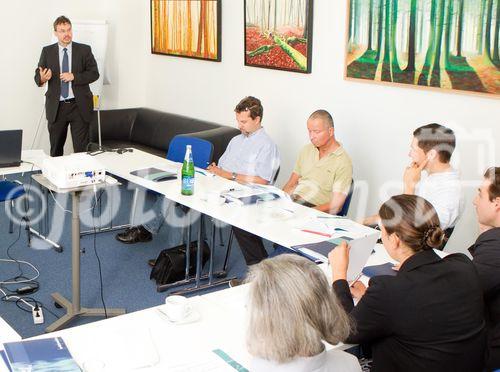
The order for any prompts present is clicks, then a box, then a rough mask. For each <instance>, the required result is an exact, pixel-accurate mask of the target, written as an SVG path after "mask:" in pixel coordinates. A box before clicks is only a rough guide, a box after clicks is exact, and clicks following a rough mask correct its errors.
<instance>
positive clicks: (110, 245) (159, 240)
mask: <svg viewBox="0 0 500 372" xmlns="http://www.w3.org/2000/svg"><path fill="white" fill-rule="evenodd" d="M9 179H18V180H20V181H22V182H25V183H29V175H27V174H26V175H24V176H23V177H20V176H16V177H9ZM130 189H131V187H129V188H128V189H127V188H126V187H124V186H122V187H121V188H117V189H116V192H117V193H118V195H119V197H120V199H121V202H120V203H119V210H118V213H117V215H116V217H115V218H114V221H113V222H114V224H115V225H118V224H124V223H127V222H128V218H129V212H130V206H131V195H132V193H131V191H130ZM115 195H117V194H115ZM93 197H94V195H93V193H90V196H87V205H90V200H92V198H93ZM89 198H90V200H89ZM102 199H103V200H102V201H103V206H102V208H103V209H104V208H105V205H106V198H105V197H103V198H102ZM58 200H60V204H61V206H62V207H64V208H66V209H71V204H70V200H69V199H68V200H66V201H65V200H64V199H58ZM83 204H85V200H84V203H83ZM49 206H50V209H51V210H52V212H53V213H52V216H51V221H50V226H51V227H52V228H56V227H57V228H63V230H62V231H63V234H62V236H61V238H60V239H59V243H60V244H61V245H62V246H63V247H64V251H63V252H62V253H57V252H55V251H54V250H53V249H49V248H48V247H47V245H46V244H45V243H43V244H42V243H40V241H39V240H38V241H37V239H36V238H34V243H35V244H34V248H29V247H28V245H27V235H26V232H25V231H24V229H23V228H21V229H20V227H19V225H16V226H15V228H14V233H13V234H9V233H8V218H7V215H6V210H5V208H4V205H3V204H0V258H7V252H6V250H7V248H8V247H9V246H10V245H11V244H13V245H12V247H11V248H10V249H9V252H10V256H12V257H14V258H16V259H19V260H26V261H29V262H31V263H32V264H33V265H35V266H36V267H37V268H38V270H39V271H40V277H39V278H38V282H39V283H40V288H39V290H38V292H36V293H35V294H33V295H30V296H29V297H33V298H35V299H36V300H37V301H39V302H41V303H42V304H43V306H44V307H45V308H46V310H45V311H44V317H45V323H44V324H41V325H34V324H33V319H32V315H31V312H30V313H28V312H24V311H22V310H20V309H19V308H18V307H17V306H16V304H15V303H12V302H5V301H1V302H0V316H1V317H2V318H3V319H4V320H6V321H7V322H8V323H9V324H10V325H11V326H12V327H13V328H14V329H15V330H16V331H17V332H18V333H19V334H20V335H21V336H22V337H31V336H35V335H39V334H43V333H44V331H45V328H46V327H47V326H48V325H49V324H50V323H52V322H53V321H55V320H56V316H57V317H60V316H62V315H63V314H64V310H63V309H57V308H55V306H54V303H53V301H52V298H51V297H50V294H51V293H53V292H59V293H61V294H62V295H63V296H65V297H66V298H68V299H71V214H70V213H63V212H62V210H61V208H60V207H59V206H56V205H55V203H54V200H53V199H52V197H49ZM146 207H147V205H146ZM82 209H83V212H82V214H81V217H82V218H83V219H85V218H87V219H88V218H90V216H91V214H90V213H91V212H90V211H89V210H86V211H85V210H84V207H83V206H82ZM91 228H92V226H91ZM84 229H88V227H85V226H82V230H84ZM206 230H207V235H208V238H209V240H208V241H209V242H211V239H210V233H211V228H210V227H208V228H207V229H206ZM115 234H116V232H107V233H101V234H97V235H96V251H97V254H98V255H99V258H100V260H101V265H102V277H103V278H102V279H103V291H104V300H105V304H106V307H108V308H111V307H114V308H125V309H126V311H127V312H133V311H137V310H141V309H144V308H148V307H151V306H156V305H159V304H161V303H163V302H164V300H165V297H166V296H167V295H168V293H167V292H163V293H158V292H157V291H156V284H155V283H154V281H151V280H150V279H149V275H150V271H151V268H150V267H149V266H148V265H147V260H148V259H150V258H155V257H156V256H157V255H158V253H159V252H160V251H161V250H162V249H165V248H169V247H173V246H175V245H177V244H179V243H180V242H181V239H182V237H181V235H182V234H181V229H180V228H178V229H174V230H172V229H171V228H169V226H166V225H165V226H164V227H163V228H162V230H161V231H160V233H159V234H158V235H157V236H155V238H154V239H153V241H151V242H148V243H138V244H133V245H124V244H121V243H119V242H118V241H116V240H115ZM228 235H229V228H228V227H226V228H224V229H223V242H224V243H227V240H228ZM18 236H19V239H18V240H17V238H18ZM195 239H196V231H195V229H193V232H192V240H195ZM16 240H17V241H16ZM267 246H268V247H269V246H270V245H269V244H268V245H267ZM81 247H82V250H83V251H84V253H82V254H81V299H82V301H81V304H82V306H83V307H102V302H101V298H100V281H99V271H98V262H97V259H96V255H95V252H94V235H89V236H84V237H82V239H81ZM225 251H226V249H225V247H222V246H220V240H219V234H217V239H216V247H215V261H214V262H215V268H216V269H218V268H221V267H222V264H223V260H224V255H225ZM21 268H22V270H23V273H24V275H26V276H28V277H31V276H32V275H33V272H32V270H31V269H30V268H29V267H28V266H26V265H22V266H21ZM207 269H208V264H207V265H206V266H205V271H206V270H207ZM228 270H229V275H230V276H237V277H243V276H244V275H245V273H246V265H245V262H244V260H243V257H242V255H241V252H240V250H239V249H238V246H237V243H236V241H234V243H233V249H232V253H231V256H230V259H229V265H228ZM18 274H19V271H18V267H17V265H16V264H12V263H5V262H0V281H5V280H7V279H9V278H11V277H13V276H15V275H18ZM16 287H17V286H9V287H8V288H11V289H15V288H16ZM224 288H227V286H221V287H218V288H215V289H212V290H219V289H224ZM196 294H201V293H200V292H198V293H196ZM47 310H50V312H52V313H54V314H51V313H50V312H49V311H47ZM100 319H102V318H85V317H83V318H78V319H76V320H75V321H73V322H72V323H70V325H69V326H75V325H80V324H84V323H87V322H91V321H95V320H100Z"/></svg>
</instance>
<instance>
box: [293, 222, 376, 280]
mask: <svg viewBox="0 0 500 372" xmlns="http://www.w3.org/2000/svg"><path fill="white" fill-rule="evenodd" d="M378 237H379V233H378V232H377V233H373V234H369V235H367V236H364V237H362V238H357V239H352V238H349V237H347V236H341V237H340V238H336V239H328V240H325V241H323V242H319V243H312V244H302V245H298V246H294V247H292V248H293V249H296V250H298V251H300V252H301V253H302V254H304V255H305V256H307V257H311V258H313V259H315V260H317V261H319V262H328V253H330V251H331V250H332V249H333V248H335V247H336V246H337V245H339V244H340V243H341V242H342V241H348V242H349V246H350V247H351V249H350V251H349V267H348V268H347V281H348V282H351V281H354V280H356V278H358V277H359V274H361V271H362V270H363V267H364V266H365V265H366V261H368V258H369V257H370V255H371V254H372V251H373V247H374V246H375V243H376V242H377V239H378Z"/></svg>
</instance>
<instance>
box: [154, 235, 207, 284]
mask: <svg viewBox="0 0 500 372" xmlns="http://www.w3.org/2000/svg"><path fill="white" fill-rule="evenodd" d="M197 244H198V242H197V241H196V242H191V244H190V246H189V253H190V254H189V275H194V274H195V273H196V250H197ZM201 252H202V261H201V262H202V264H201V267H202V268H203V266H204V265H205V263H206V262H207V261H208V259H209V258H210V249H209V248H208V244H207V242H206V241H205V240H204V241H203V244H202V251H201ZM185 271H186V245H185V244H182V245H178V246H177V247H174V248H168V249H164V250H163V251H161V252H160V254H159V255H158V257H157V258H156V262H155V265H154V266H153V269H151V275H149V279H154V280H156V284H157V285H162V284H168V283H174V282H176V281H178V280H182V279H184V278H185Z"/></svg>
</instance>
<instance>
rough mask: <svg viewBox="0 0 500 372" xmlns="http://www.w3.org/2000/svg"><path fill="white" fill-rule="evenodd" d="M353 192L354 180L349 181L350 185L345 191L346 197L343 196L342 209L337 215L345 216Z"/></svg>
mask: <svg viewBox="0 0 500 372" xmlns="http://www.w3.org/2000/svg"><path fill="white" fill-rule="evenodd" d="M353 192H354V180H352V181H351V187H349V192H348V193H347V197H346V198H345V201H344V205H343V206H342V209H341V210H340V212H339V213H338V216H343V217H345V216H347V212H349V206H350V205H351V199H352V193H353Z"/></svg>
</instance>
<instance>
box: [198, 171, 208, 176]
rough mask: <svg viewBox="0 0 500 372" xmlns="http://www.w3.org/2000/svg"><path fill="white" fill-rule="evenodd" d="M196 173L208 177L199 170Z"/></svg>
mask: <svg viewBox="0 0 500 372" xmlns="http://www.w3.org/2000/svg"><path fill="white" fill-rule="evenodd" d="M195 172H196V173H199V174H203V175H204V176H206V174H205V172H202V171H199V170H197V171H195Z"/></svg>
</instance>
